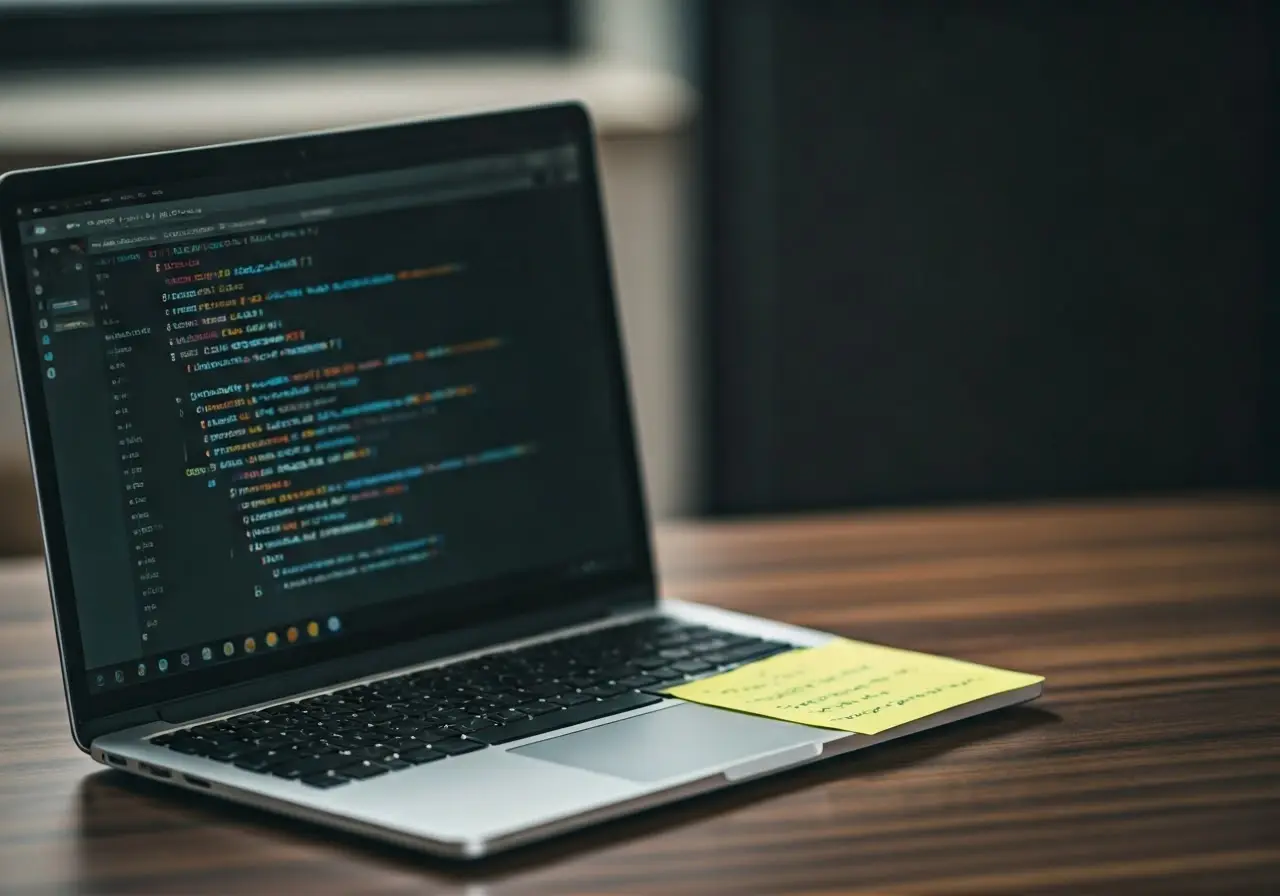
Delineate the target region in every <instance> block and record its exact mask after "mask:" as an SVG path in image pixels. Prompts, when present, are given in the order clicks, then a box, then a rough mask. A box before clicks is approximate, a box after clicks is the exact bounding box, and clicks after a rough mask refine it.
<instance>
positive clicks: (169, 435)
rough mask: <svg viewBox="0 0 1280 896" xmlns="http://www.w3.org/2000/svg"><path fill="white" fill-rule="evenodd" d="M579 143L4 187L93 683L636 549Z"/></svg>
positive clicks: (587, 570)
mask: <svg viewBox="0 0 1280 896" xmlns="http://www.w3.org/2000/svg"><path fill="white" fill-rule="evenodd" d="M319 139H324V138H319ZM587 151H588V150H587V149H586V148H585V147H583V146H580V145H578V144H576V143H575V142H574V141H572V140H569V139H565V140H564V141H563V142H556V141H549V142H543V143H540V144H539V145H535V146H528V147H521V148H518V149H510V148H508V149H507V151H495V152H487V153H482V154H469V155H465V156H461V157H453V158H444V159H437V160H433V161H431V162H430V163H427V164H420V165H413V166H407V167H401V166H396V167H389V168H382V167H374V168H372V169H366V170H359V168H358V166H357V168H356V169H351V168H348V170H347V171H346V172H344V173H342V174H340V175H336V176H324V177H316V178H315V179H308V178H306V177H302V178H299V177H296V176H295V177H293V178H291V179H290V181H289V182H288V183H278V184H277V185H270V186H262V185H256V186H254V187H252V188H247V189H239V188H237V181H238V179H239V180H243V178H240V177H239V176H238V175H237V174H236V173H234V172H232V173H230V174H227V175H225V176H224V177H223V179H222V180H218V181H206V182H199V181H198V182H188V183H153V184H146V185H144V186H142V187H137V188H132V189H130V190H127V191H114V192H112V193H110V194H104V195H97V196H83V197H71V198H69V199H67V198H64V199H61V200H59V201H58V202H56V203H55V204H54V206H53V207H52V208H51V207H49V204H48V203H41V202H39V201H37V202H33V203H31V204H30V206H29V207H28V208H26V209H24V210H23V212H22V217H21V220H20V221H19V225H18V233H19V238H20V243H21V250H22V255H23V257H22V262H21V264H22V268H23V272H24V273H25V283H26V287H27V292H28V296H27V300H28V301H29V303H30V308H31V311H32V315H31V320H32V323H33V326H32V332H31V333H30V334H27V335H28V336H29V337H30V338H33V339H35V340H37V341H38V343H39V358H40V367H39V370H40V376H41V387H42V390H43V393H44V399H45V405H46V408H47V415H48V422H49V427H50V432H51V441H52V448H53V460H54V465H55V469H56V475H57V481H58V492H59V495H60V503H61V510H62V515H63V518H64V520H65V523H64V525H65V529H66V539H67V548H68V559H69V564H70V568H71V569H70V571H71V576H72V581H73V583H74V592H75V597H76V607H77V611H78V617H79V623H80V626H79V627H80V638H81V641H82V648H83V656H84V667H85V670H86V677H87V681H88V685H89V690H90V692H91V693H96V692H107V691H112V690H115V689H130V688H138V687H139V686H140V685H143V686H145V685H146V684H148V683H150V682H154V681H156V680H157V679H165V678H173V677H176V676H182V675H186V674H190V673H191V672H194V671H198V670H200V669H206V668H210V667H214V666H219V665H225V664H234V663H243V664H246V667H245V668H246V669H247V668H248V664H251V663H254V662H255V661H257V662H261V661H262V659H263V658H264V657H265V656H267V655H271V654H282V653H285V652H289V651H307V650H308V649H309V648H310V649H313V650H314V648H315V646H318V645H321V644H324V643H329V642H333V641H334V640H336V639H345V638H350V637H352V636H353V633H355V634H358V633H364V634H365V635H369V634H371V633H377V632H380V631H387V630H388V627H389V626H392V625H394V622H395V620H397V619H407V618H410V617H413V618H420V617H423V616H427V617H431V616H433V615H434V616H438V617H439V618H441V619H445V618H449V617H451V616H456V615H458V614H459V612H461V611H464V610H465V611H468V612H470V613H472V614H474V612H475V611H477V610H483V608H484V604H485V602H486V601H492V602H495V604H496V603H497V602H499V601H501V600H502V599H504V597H506V598H509V597H510V595H511V594H513V593H515V592H517V591H519V590H520V589H519V588H518V587H517V585H519V584H523V585H525V586H529V587H532V585H533V584H538V585H539V587H543V588H554V587H555V583H557V582H566V581H577V580H582V579H584V578H585V579H589V578H591V577H593V576H607V575H608V573H609V572H610V571H611V570H617V569H621V568H626V567H629V566H631V565H633V564H636V563H637V562H639V560H640V558H639V557H638V556H637V544H643V539H642V536H641V535H640V533H638V532H637V531H636V528H637V519H640V517H638V515H637V514H636V513H635V512H634V508H633V507H632V502H633V495H632V488H633V480H632V477H633V476H634V470H633V461H632V459H631V454H630V450H631V449H630V447H629V432H627V431H625V429H626V427H625V423H623V424H620V423H619V419H620V414H619V408H618V407H617V405H618V395H619V394H621V393H620V392H619V391H618V390H617V388H616V386H617V385H618V382H617V381H618V376H617V371H616V370H615V369H614V368H616V367H617V366H618V362H617V354H616V353H617V346H616V335H615V333H614V324H613V318H612V310H611V308H610V304H609V302H610V296H609V294H608V287H607V273H602V272H603V271H604V269H603V265H604V261H603V259H602V258H601V257H599V256H600V255H601V252H600V251H599V244H600V236H599V233H598V227H599V224H598V220H599V219H598V211H597V210H596V208H595V206H594V203H595V201H596V200H595V193H594V189H593V188H591V187H590V185H588V184H585V183H584V180H585V179H587V178H588V177H590V176H591V174H590V172H591V169H590V167H589V166H588V165H587V164H585V163H588V162H589V159H584V153H585V152H587ZM9 267H10V269H12V268H13V267H14V265H13V260H12V259H11V260H10V263H9ZM16 300H17V298H16V297H15V301H16ZM20 337H21V334H20ZM28 388H30V385H29V386H28ZM486 583H488V584H490V585H492V586H493V587H491V588H488V589H486V588H484V587H481V586H483V585H484V584H486ZM460 601H461V602H466V603H467V604H468V606H466V607H460V606H459V602H460ZM518 609H519V608H518V607H515V608H513V607H509V606H505V605H504V607H503V611H512V610H518ZM388 637H389V638H390V637H394V636H393V635H391V634H389V635H388ZM298 656H299V657H301V656H302V654H301V653H299V654H298Z"/></svg>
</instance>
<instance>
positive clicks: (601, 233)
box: [0, 103, 657, 748]
mask: <svg viewBox="0 0 1280 896" xmlns="http://www.w3.org/2000/svg"><path fill="white" fill-rule="evenodd" d="M565 135H568V136H570V137H571V138H572V140H573V141H574V143H575V144H576V145H577V146H578V148H579V158H580V159H581V161H582V179H581V183H582V188H583V189H584V190H585V191H586V195H585V197H584V199H585V202H586V205H587V206H588V214H589V215H590V216H591V219H590V220H589V222H588V223H589V226H590V228H591V229H592V230H593V231H594V232H595V234H596V239H595V241H594V242H595V246H594V247H593V248H594V255H595V259H593V261H594V267H595V268H596V269H597V271H598V273H599V277H600V281H601V282H600V284H599V289H598V294H599V295H600V296H601V300H602V302H603V303H604V307H603V308H602V311H603V314H604V316H605V322H606V327H605V329H606V330H607V331H611V333H612V338H610V339H609V340H608V341H609V343H610V345H609V356H610V357H609V365H610V368H611V373H612V379H613V381H614V383H613V385H614V392H615V394H614V401H613V404H614V407H615V409H616V413H617V420H616V421H615V425H616V427H617V428H618V432H619V441H620V445H619V450H620V451H621V456H620V461H621V462H622V464H623V465H624V467H625V475H626V478H627V482H626V483H625V487H626V489H627V492H628V496H629V502H628V503H629V505H630V506H629V508H628V512H629V515H630V516H631V520H630V525H631V529H632V531H633V533H634V543H633V545H632V546H631V547H632V551H633V556H634V558H635V562H634V564H633V565H632V566H631V567H629V568H627V569H625V570H622V571H621V572H620V573H617V574H611V575H609V576H606V577H603V578H600V579H594V580H584V581H583V582H582V583H581V584H580V585H577V586H573V587H557V588H555V589H554V590H552V589H544V590H541V591H538V590H528V589H522V588H521V586H520V585H518V584H512V585H511V586H509V587H510V589H511V590H510V591H509V593H506V594H504V595H503V600H502V603H501V605H502V607H504V608H507V611H506V612H502V613H495V609H494V606H493V605H491V604H485V605H484V606H483V607H481V608H480V609H479V611H478V612H466V611H463V612H459V613H456V614H454V615H452V616H449V617H442V616H440V615H439V614H437V613H431V612H424V613H423V614H421V616H420V617H419V618H418V619H417V620H415V622H414V623H413V624H409V625H399V626H397V631H396V634H397V636H398V637H397V638H396V640H395V641H394V642H393V643H388V644H386V645H385V646H374V645H372V644H370V643H369V639H367V638H366V639H363V640H358V641H351V642H348V641H344V640H343V639H335V640H334V641H332V642H330V643H329V644H325V645H316V647H315V648H314V649H312V650H309V651H307V652H305V653H303V652H299V653H300V658H299V659H296V660H292V659H290V658H289V657H288V656H287V654H284V653H282V654H280V655H278V656H275V657H270V658H267V661H265V662H259V661H258V660H256V659H255V661H253V662H252V664H250V663H245V664H231V665H228V666H225V667H223V668H222V669H211V670H208V671H205V672H201V673H199V674H192V675H190V676H175V677H173V678H171V679H169V680H167V681H159V682H155V683H148V684H144V685H140V686H138V688H137V690H131V689H121V690H120V691H117V692H116V693H115V694H105V695H103V694H98V695H91V693H90V688H89V681H88V675H87V670H86V669H85V664H84V654H83V649H82V641H81V632H80V623H79V614H78V611H77V605H76V599H75V590H74V583H73V582H72V575H71V566H70V562H69V548H68V544H67V538H66V530H65V527H64V519H63V507H62V501H61V494H60V492H59V488H58V479H57V471H56V467H55V463H54V455H53V442H52V435H51V432H50V427H49V423H48V416H47V407H46V403H45V397H44V390H43V382H42V378H41V373H40V360H39V346H38V344H37V340H36V339H35V338H34V336H33V335H32V334H34V332H35V327H34V324H35V321H34V314H33V309H32V307H31V303H30V301H29V300H28V284H27V283H26V282H25V271H24V265H21V264H7V263H6V259H11V258H18V257H20V255H19V252H20V249H21V244H20V240H19V233H18V221H19V219H18V216H17V214H16V209H17V208H19V207H22V206H24V205H29V204H30V203H31V202H32V201H33V200H35V201H42V200H43V201H50V200H59V199H71V198H75V197H79V196H86V195H94V194H99V193H107V192H110V191H112V190H123V189H128V188H130V187H133V186H135V185H138V184H157V185H162V184H181V183H183V182H184V181H186V182H189V181H193V180H198V179H200V178H202V177H207V175H208V172H209V171H211V170H218V171H224V170H232V171H236V170H242V171H254V172H275V173H276V174H277V175H278V177H279V180H280V182H292V181H304V180H310V179H314V178H315V177H316V176H320V175H315V174H309V172H314V171H316V170H317V169H321V168H323V167H324V166H325V165H326V164H332V163H334V162H336V161H338V160H342V159H351V158H353V157H360V156H361V155H362V154H368V155H370V156H374V157H376V156H383V155H385V154H386V152H387V150H388V149H390V148H395V147H399V148H401V149H404V148H406V147H409V146H411V145H421V143H422V141H433V145H434V146H435V147H446V148H447V153H446V155H448V154H454V155H456V156H458V157H463V156H466V155H467V154H468V153H469V152H481V151H492V150H494V149H495V148H497V149H499V150H501V149H502V148H504V147H519V146H526V145H529V144H530V143H531V142H536V141H537V140H538V139H539V138H540V137H543V136H545V137H553V136H560V137H564V136H565ZM0 283H3V284H4V286H5V292H6V302H7V307H8V314H9V325H10V336H11V340H12V342H13V350H14V358H15V362H16V367H17V373H18V385H19V390H20V393H21V399H22V407H23V416H24V423H25V427H26V435H27V442H28V450H29V455H30V459H31V464H32V471H33V474H34V476H35V483H36V491H37V498H38V506H39V511H40V525H41V530H42V534H43V537H44V544H45V562H46V571H47V575H48V581H49V588H50V592H51V597H52V603H53V612H54V621H55V628H56V632H57V639H58V646H59V653H60V658H61V664H62V670H63V681H64V686H65V690H66V696H67V703H68V709H69V713H70V717H71V724H72V730H73V734H74V735H75V739H76V742H77V743H78V744H79V745H80V746H81V747H82V748H84V747H85V746H86V744H87V743H88V742H89V740H90V738H89V737H88V736H87V734H88V733H89V732H90V731H92V732H93V733H101V731H102V730H103V726H102V724H101V722H102V721H103V720H104V719H107V718H111V717H119V718H120V719H121V723H120V724H121V727H123V726H124V725H126V724H135V723H136V722H137V720H138V718H139V717H140V713H142V714H147V713H148V711H154V710H156V709H157V708H158V707H160V706H163V705H166V704H171V703H173V702H175V701H181V700H186V699H189V698H191V697H195V696H198V695H206V694H215V693H217V692H218V691H221V690H235V691H240V690H244V689H245V688H246V687H252V686H253V685H254V684H255V683H256V682H260V681H262V680H263V679H264V678H268V677H271V676H275V675H279V674H281V673H283V674H285V675H289V674H291V673H297V672H300V671H304V670H306V669H308V668H309V667H312V666H321V665H324V666H333V665H335V664H337V665H339V666H340V665H341V664H342V661H343V660H347V659H352V660H354V659H355V658H356V657H360V658H361V659H362V660H363V661H364V662H367V660H368V658H369V655H370V654H372V653H378V652H383V651H385V652H387V653H388V654H389V655H391V654H396V655H403V649H402V648H403V647H404V646H405V644H406V643H409V642H412V641H413V640H415V638H418V637H426V636H428V635H433V636H434V637H433V638H432V640H433V641H435V642H436V643H437V644H439V642H440V632H441V629H442V623H443V624H444V630H445V631H446V633H447V632H449V631H456V632H458V633H459V636H460V638H461V637H465V638H466V640H467V643H468V644H474V641H475V633H476V631H477V630H481V631H483V630H484V629H485V628H488V627H492V628H493V629H494V631H495V632H499V631H501V630H503V628H504V626H506V625H507V624H508V623H510V622H511V621H512V619H515V618H519V617H521V616H526V617H527V616H529V615H534V616H537V615H539V614H542V615H544V616H546V618H548V619H551V618H554V616H555V614H556V613H557V612H558V611H560V610H565V611H572V610H573V609H575V608H576V607H578V606H583V607H588V606H589V607H592V608H596V609H600V610H607V609H608V608H609V607H610V606H612V605H614V604H617V605H619V606H624V605H625V606H627V607H630V608H634V606H635V605H636V599H637V595H642V596H643V597H642V599H643V600H644V601H645V602H654V601H656V599H657V589H656V581H655V573H654V569H653V561H652V548H651V545H650V539H649V520H648V512H647V508H646V504H645V499H644V492H643V485H642V482H643V478H642V473H641V469H640V463H639V457H638V454H637V450H636V439H635V428H634V422H633V411H632V402H631V394H630V388H629V383H628V376H627V369H626V363H625V349H624V346H623V344H622V335H621V328H620V325H619V321H618V312H617V304H616V300H615V294H614V284H613V274H612V263H611V257H610V253H609V247H608V239H607V231H606V228H605V219H604V210H603V199H602V196H601V194H600V187H599V177H598V173H597V164H596V156H595V137H594V133H593V129H592V126H591V121H590V117H589V115H588V113H587V111H586V109H585V108H584V107H583V106H581V105H580V104H577V103H561V104H555V105H549V106H541V107H531V108H525V109H516V110H502V111H497V112H487V113H480V114H471V115H464V116H449V117H438V118H430V119H420V120H415V121H411V122H401V123H394V124H387V125H377V126H368V127H357V128H347V129H341V130H331V131H324V132H317V133H309V134H302V135H296V136H289V137H280V138H269V139H265V140H252V141H242V142H237V143H228V144H220V145H217V146H209V147H198V148H194V149H185V150H176V151H170V152H162V153H150V154H145V155H137V156H128V157H123V158H118V159H108V160H103V161H96V162H84V163H76V164H72V165H62V166H55V167H50V168H41V169H28V170H24V171H17V172H10V173H9V174H6V175H5V176H3V177H0ZM486 586H488V587H491V586H492V583H490V582H485V583H481V585H480V586H479V587H486ZM426 595H431V596H433V597H434V596H436V592H430V591H428V592H425V593H424V594H423V595H420V596H426ZM458 603H459V604H460V605H461V606H463V607H467V606H468V605H469V603H470V601H468V600H467V599H466V596H465V595H462V597H461V599H460V600H459V601H458ZM548 614H549V615H548ZM445 641H446V643H447V641H448V637H447V634H446V637H445ZM238 666H245V667H247V669H248V670H249V671H247V672H246V671H243V670H237V667H238ZM184 679H187V680H184ZM120 694H125V695H126V696H125V697H123V698H121V697H120V696H118V695H120ZM129 694H140V695H143V696H137V697H133V698H132V699H129V696H128V695H129ZM95 723H96V724H95ZM114 727H115V726H110V727H109V728H108V729H107V730H110V728H114Z"/></svg>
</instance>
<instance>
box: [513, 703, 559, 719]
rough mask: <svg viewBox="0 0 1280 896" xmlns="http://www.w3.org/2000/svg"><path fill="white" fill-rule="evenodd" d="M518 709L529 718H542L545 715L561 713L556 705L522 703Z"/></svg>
mask: <svg viewBox="0 0 1280 896" xmlns="http://www.w3.org/2000/svg"><path fill="white" fill-rule="evenodd" d="M516 709H518V710H519V711H520V712H522V713H524V714H525V715H527V716H540V715H542V714H543V713H548V712H559V711H560V707H559V706H557V705H556V704H554V703H522V704H520V705H519V706H517V707H516Z"/></svg>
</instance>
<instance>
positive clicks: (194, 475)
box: [0, 104, 1038, 858]
mask: <svg viewBox="0 0 1280 896" xmlns="http://www.w3.org/2000/svg"><path fill="white" fill-rule="evenodd" d="M0 249H2V252H0V263H2V264H3V283H4V288H5V293H6V295H7V304H8V312H9V321H10V324H11V329H12V337H13V343H14V350H15V355H16V358H17V367H18V375H19V381H20V386H21V391H22V402H23V407H24V412H25V418H26V425H27V436H28V441H29V447H30V453H31V458H32V466H33V470H34V473H35V480H36V484H37V490H38V495H39V507H40V518H41V525H42V528H43V534H44V541H45V549H46V562H47V568H48V577H49V587H50V591H51V594H52V600H53V611H54V619H55V624H56V629H57V637H58V645H59V649H60V653H61V662H62V669H63V675H64V682H65V690H66V697H67V706H68V710H69V715H70V721H71V731H72V736H73V737H74V739H75V743H76V744H77V745H78V746H79V747H80V748H81V749H82V750H84V751H85V752H86V753H88V754H89V755H90V756H91V757H92V758H93V759H95V760H97V761H98V762H100V763H103V764H105V765H107V766H108V767H110V768H115V769H119V770H121V771H124V772H128V773H132V774H134V775H140V776H142V777H145V778H150V779H153V780H155V781H159V782H162V783H164V784H167V785H171V786H173V787H175V788H179V789H182V790H186V791H193V792H198V793H204V794H209V795H211V796H216V797H221V798H223V799H227V800H232V801H234V802H237V803H242V804H246V805H250V806H255V807H259V808H261V809H264V810H270V811H274V812H279V813H282V814H285V815H289V816H292V817H295V818H302V819H307V820H310V821H312V822H315V823H317V824H320V825H325V826H329V827H333V828H340V829H343V830H345V831H349V832H355V833H358V834H363V835H367V836H369V837H373V838H377V839H379V840H383V841H388V842H391V843H395V844H401V845H404V846H408V847H411V848H414V849H418V850H422V851H425V852H429V853H434V854H439V855H443V856H452V857H462V858H474V857H479V856H483V855H487V854H491V853H494V852H497V851H500V850H503V849H507V848H509V847H513V846H516V845H519V844H523V843H528V842H531V841H534V840H537V839H539V838H543V837H547V836H549V835H553V834H558V833H561V832H564V831H569V830H571V829H574V828H579V827H582V826H584V825H589V824H594V823H596V822H599V821H601V820H603V819H607V818H612V817H615V816H621V815H626V814H628V813H633V812H636V811H638V810H641V809H644V808H647V807H650V806H655V805H658V804H661V803H667V802H671V801H674V800H678V799H683V798H686V797H689V796H692V795H695V794H698V793H703V792H707V791H711V790H716V789H719V788H722V787H727V786H730V785H733V784H736V783H739V782H741V781H744V780H748V779H751V778H756V777H760V776H763V775H768V774H771V773H774V772H778V771H781V770H784V769H787V768H792V767H794V766H798V765H801V764H804V763H808V762H813V761H816V760H818V759H823V758H827V757H829V756H833V755H836V754H840V753H843V752H847V751H849V750H854V749H858V748H860V747H865V746H869V745H871V744H875V743H877V742H879V741H882V740H886V739H889V738H891V737H896V736H899V735H902V734H908V733H911V732H912V731H916V730H920V729H921V728H924V727H932V726H934V725H938V724H942V723H945V722H949V721H952V720H954V719H957V718H962V717H964V716H969V715H974V714H977V713H980V712H984V711H987V710H990V709H994V708H997V707H1000V706H1005V705H1009V704H1012V703H1017V702H1020V701H1022V700H1026V699H1030V698H1031V697H1034V696H1035V695H1036V693H1038V686H1036V687H1035V688H1034V689H1024V690H1023V691H1015V692H1012V693H1009V694H1004V695H1001V696H999V697H995V698H991V699H989V700H984V701H978V702H976V703H971V704H969V705H966V706H963V707H960V708H958V709H956V710H954V711H952V712H950V713H944V714H942V715H939V716H934V717H931V718H929V719H927V720H925V721H923V722H921V723H918V724H916V725H913V726H904V727H903V728H899V729H895V730H892V731H890V732H886V733H884V734H882V735H879V736H875V737H867V736H861V735H855V734H849V733H846V732H841V731H832V730H826V729H818V728H810V727H805V726H801V725H795V724H790V723H785V722H779V721H773V720H769V719H765V718H760V717H756V716H750V715H745V714H737V713H733V712H728V711H723V710H718V709H714V708H711V707H707V706H702V705H695V704H692V703H684V702H681V701H679V700H676V699H672V698H670V697H667V696H665V694H664V689H666V688H668V687H670V686H671V685H673V684H676V683H679V682H682V681H686V680H688V679H691V678H695V677H699V676H705V675H709V674H714V673H716V672H719V671H721V670H726V669H732V668H734V667H736V666H739V665H741V664H743V663H749V662H752V661H754V660H758V659H761V658H763V657H767V656H770V655H772V654H775V653H778V652H781V651H786V650H790V649H792V648H794V647H803V646H814V645H819V644H822V643H824V642H825V641H827V640H829V639H830V638H831V637H833V636H832V635H829V634H827V633H824V632H820V631H813V630H809V629H804V628H797V627H795V626H791V625H784V624H781V623H779V622H773V621H769V620H766V619H760V618H756V617H752V616H746V615H741V614H738V613H732V612H727V611H725V610H720V609H716V608H714V607H707V606H697V605H694V604H690V603H683V602H679V601H676V600H666V599H662V598H661V596H660V593H659V586H658V581H657V576H656V572H655V569H654V565H653V557H652V553H651V549H650V541H649V527H648V522H647V519H646V512H645V507H644V501H643V498H642V483H641V474H640V469H639V464H638V462H637V457H636V445H635V438H634V433H633V426H632V420H631V412H630V406H629V398H628V387H627V383H626V376H625V364H624V357H623V350H622V346H621V344H620V337H619V329H618V321H617V311H616V308H615V304H614V296H613V287H612V277H611V273H610V265H609V258H608V251H607V245H606V237H605V227H604V219H603V216H602V213H601V199H600V189H599V184H598V180H597V171H596V161H595V155H594V150H593V137H592V131H591V125H590V122H589V119H588V115H587V113H586V111H585V110H584V109H583V108H582V107H581V106H578V105H574V104H563V105H553V106H545V107H539V108H531V109H521V110H514V111H502V112H497V113H488V114H479V115H472V116H465V117H452V118H445V119H436V120H430V121H421V122H414V123H407V124H396V125H390V126H383V127H373V128H363V129H352V130H344V131H334V132H326V133H319V134H311V135H305V136H299V137H289V138H283V139H271V140H261V141H252V142H245V143H238V144H232V145H225V146H216V147H210V148H203V149H194V150H184V151H178V152H166V153H158V154H151V155H142V156H133V157H129V158H122V159H114V160H108V161H101V162H91V163H85V164H75V165H65V166H60V167H54V168H45V169H38V170H28V171H18V172H12V173H10V174H8V175H6V176H5V177H4V178H3V180H0ZM851 599H854V598H853V596H851Z"/></svg>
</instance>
